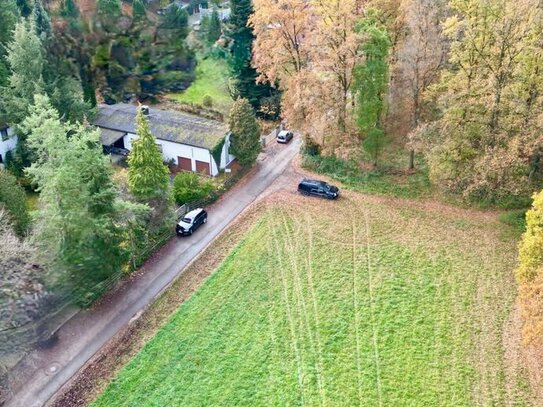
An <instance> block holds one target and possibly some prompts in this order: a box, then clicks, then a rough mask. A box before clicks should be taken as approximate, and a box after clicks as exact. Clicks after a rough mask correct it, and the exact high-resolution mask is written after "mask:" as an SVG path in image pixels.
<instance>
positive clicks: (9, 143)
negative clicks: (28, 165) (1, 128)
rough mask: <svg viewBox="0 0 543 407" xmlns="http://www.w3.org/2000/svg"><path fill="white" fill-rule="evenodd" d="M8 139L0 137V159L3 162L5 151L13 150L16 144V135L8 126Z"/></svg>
mask: <svg viewBox="0 0 543 407" xmlns="http://www.w3.org/2000/svg"><path fill="white" fill-rule="evenodd" d="M7 130H8V137H9V138H8V139H7V140H2V138H1V137H0V155H1V156H2V160H3V161H4V162H5V160H6V153H7V152H8V151H11V150H15V147H16V146H17V137H16V136H15V135H14V133H13V129H12V128H10V127H8V129H7Z"/></svg>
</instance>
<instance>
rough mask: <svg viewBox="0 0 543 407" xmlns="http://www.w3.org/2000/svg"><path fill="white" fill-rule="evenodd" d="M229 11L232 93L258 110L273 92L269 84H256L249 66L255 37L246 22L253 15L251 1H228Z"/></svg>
mask: <svg viewBox="0 0 543 407" xmlns="http://www.w3.org/2000/svg"><path fill="white" fill-rule="evenodd" d="M230 9H231V14H230V18H229V22H228V27H229V30H228V37H230V39H231V41H232V46H231V52H232V54H231V58H230V69H231V71H232V76H233V79H234V80H233V87H234V91H235V93H236V94H237V95H239V96H240V97H242V98H245V99H247V100H248V101H249V102H250V103H251V105H252V106H253V108H255V109H256V110H258V109H259V107H260V103H261V100H262V98H264V97H266V96H271V95H272V93H273V91H272V88H271V86H270V85H269V84H260V83H257V78H258V73H257V71H256V69H255V68H253V67H252V65H251V59H252V48H253V41H254V39H255V36H254V33H253V30H252V28H251V27H250V26H249V25H248V22H249V17H250V16H251V14H252V13H253V5H252V1H251V0H230Z"/></svg>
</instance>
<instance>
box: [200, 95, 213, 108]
mask: <svg viewBox="0 0 543 407" xmlns="http://www.w3.org/2000/svg"><path fill="white" fill-rule="evenodd" d="M202 104H203V105H204V107H208V108H211V107H213V98H212V97H211V96H209V95H205V96H204V97H203V99H202Z"/></svg>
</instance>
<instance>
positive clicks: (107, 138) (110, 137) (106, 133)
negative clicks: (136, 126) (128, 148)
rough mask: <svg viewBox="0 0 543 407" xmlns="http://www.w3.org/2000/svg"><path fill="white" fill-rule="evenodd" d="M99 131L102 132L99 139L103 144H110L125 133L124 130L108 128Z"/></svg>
mask: <svg viewBox="0 0 543 407" xmlns="http://www.w3.org/2000/svg"><path fill="white" fill-rule="evenodd" d="M100 132H101V133H102V134H101V136H100V140H101V141H102V145H104V146H110V145H112V144H114V143H115V142H116V141H117V140H119V139H121V138H123V137H124V136H125V135H126V132H125V131H117V130H110V129H105V128H102V129H100Z"/></svg>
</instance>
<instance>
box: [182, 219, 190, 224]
mask: <svg viewBox="0 0 543 407" xmlns="http://www.w3.org/2000/svg"><path fill="white" fill-rule="evenodd" d="M181 222H184V223H192V219H191V218H183V219H181Z"/></svg>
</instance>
